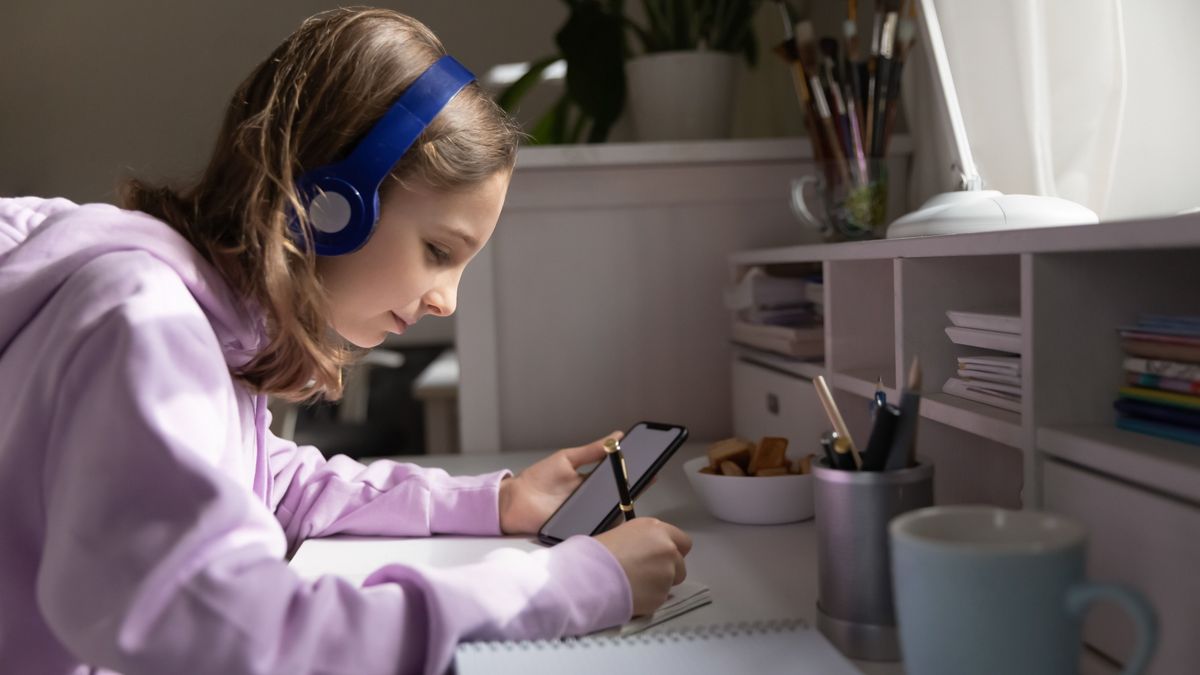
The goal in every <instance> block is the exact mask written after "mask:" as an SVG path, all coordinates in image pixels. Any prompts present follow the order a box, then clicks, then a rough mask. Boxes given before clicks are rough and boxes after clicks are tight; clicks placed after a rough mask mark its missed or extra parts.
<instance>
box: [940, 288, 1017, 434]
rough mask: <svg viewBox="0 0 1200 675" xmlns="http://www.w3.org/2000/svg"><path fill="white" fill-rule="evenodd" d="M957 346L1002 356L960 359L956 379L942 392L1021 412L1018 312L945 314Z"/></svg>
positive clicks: (952, 379) (950, 334)
mask: <svg viewBox="0 0 1200 675" xmlns="http://www.w3.org/2000/svg"><path fill="white" fill-rule="evenodd" d="M946 316H947V317H948V318H949V319H950V323H951V324H952V325H950V326H947V327H946V335H947V336H949V338H950V341H951V342H953V343H954V344H958V345H963V346H968V347H976V348H978V349H987V350H991V351H995V352H1000V353H999V354H997V355H996V356H960V357H958V364H957V368H956V372H955V375H956V376H955V377H951V378H949V379H947V380H946V383H945V384H944V385H942V391H943V392H945V393H947V394H950V395H952V396H958V397H961V398H965V399H969V400H971V401H975V402H977V403H984V404H986V405H990V406H995V407H997V408H1002V409H1004V410H1009V411H1012V412H1021V357H1020V353H1021V317H1020V315H1019V314H1017V313H1015V312H962V311H954V310H951V311H949V312H946Z"/></svg>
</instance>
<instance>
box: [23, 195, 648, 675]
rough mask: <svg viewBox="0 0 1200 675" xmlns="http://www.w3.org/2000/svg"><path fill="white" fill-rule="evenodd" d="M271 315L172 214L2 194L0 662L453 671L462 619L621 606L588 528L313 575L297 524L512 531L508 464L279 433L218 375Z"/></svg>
mask: <svg viewBox="0 0 1200 675" xmlns="http://www.w3.org/2000/svg"><path fill="white" fill-rule="evenodd" d="M260 325H261V323H260V322H259V321H258V320H256V319H255V318H254V317H251V316H248V315H247V314H245V313H244V309H243V305H242V304H241V303H239V302H238V301H237V299H236V298H235V297H234V296H233V295H232V292H231V290H230V289H229V287H228V286H227V285H226V284H225V283H224V282H223V280H222V279H221V278H220V277H219V276H218V274H217V273H216V271H215V269H213V268H212V267H211V266H210V265H208V264H207V263H206V262H204V260H203V259H202V258H200V257H199V255H198V254H197V253H196V251H195V250H194V249H193V248H192V247H191V246H190V245H189V244H188V243H187V242H186V241H185V240H184V239H183V238H182V237H181V236H179V235H178V234H177V233H175V232H174V231H173V230H172V229H171V228H169V227H168V226H167V225H165V224H164V223H162V222H160V221H158V220H155V219H154V218H151V217H150V216H147V215H145V214H142V213H138V212H130V211H122V210H119V209H117V208H115V207H112V206H108V205H99V204H90V205H84V206H77V205H75V204H73V203H71V202H69V201H66V200H63V199H55V200H42V199H34V198H22V199H0V514H3V518H0V672H4V673H22V674H23V673H83V672H94V671H93V669H98V670H100V671H102V672H104V671H118V672H121V673H125V674H126V675H136V674H138V673H155V674H162V673H189V674H193V675H201V674H203V673H220V674H222V675H231V674H236V673H354V674H356V675H368V674H371V673H397V672H402V673H417V672H425V673H441V672H443V671H445V670H446V668H447V666H448V664H449V663H450V661H451V658H452V654H453V649H454V645H455V644H456V643H457V642H459V641H461V640H477V639H495V638H541V637H553V636H559V635H564V634H578V633H583V632H587V631H590V630H594V629H598V628H603V627H607V626H611V625H615V624H618V623H620V622H622V621H625V620H627V619H628V618H629V615H630V614H631V612H632V600H631V596H630V590H629V585H628V581H627V580H626V578H625V575H624V573H623V572H622V570H621V567H620V565H619V564H618V563H617V561H616V560H615V559H614V558H613V557H612V556H611V555H610V554H609V553H608V551H607V550H606V549H605V548H604V547H603V546H602V545H601V544H599V543H598V542H596V540H594V539H592V538H590V537H576V538H572V539H570V540H568V541H566V542H564V543H563V544H561V545H559V546H556V547H554V548H553V549H548V550H544V551H538V552H535V553H524V552H518V551H515V550H507V551H501V552H499V553H497V554H494V555H492V556H490V557H489V558H487V559H486V560H484V561H483V562H480V563H477V564H474V565H468V566H463V567H458V568H452V569H434V568H422V567H418V566H408V565H398V564H394V565H388V566H385V567H382V568H380V569H379V570H377V571H376V572H375V573H374V574H373V575H372V576H371V577H370V578H369V579H368V580H367V581H366V582H365V584H364V585H363V587H356V586H354V585H353V584H351V583H348V582H346V581H344V580H341V579H339V578H336V577H326V578H322V579H319V580H316V581H306V580H302V579H300V578H299V577H297V576H296V574H295V573H293V572H292V571H291V570H290V569H289V568H288V566H287V564H286V562H285V560H284V556H285V553H286V551H287V550H289V549H290V548H294V547H295V546H297V545H298V544H299V542H300V541H302V540H303V539H305V538H306V537H316V536H323V535H330V534H335V533H339V532H343V533H354V534H380V535H391V536H424V535H429V534H431V533H438V532H444V533H461V534H491V535H495V534H499V516H498V512H497V493H498V489H499V488H498V486H499V482H500V479H501V478H502V477H504V475H506V474H505V472H498V473H494V474H488V475H484V476H475V477H452V476H449V475H447V474H446V473H445V472H444V471H441V470H438V469H423V468H419V467H416V466H413V465H411V464H400V463H396V462H390V461H377V462H374V463H372V464H370V465H367V466H364V465H362V464H359V463H357V462H355V461H353V460H350V459H348V458H346V457H335V458H333V459H331V460H329V461H326V460H325V459H324V458H323V457H322V456H321V454H320V453H319V452H318V451H317V450H316V449H315V448H313V447H309V446H303V447H297V446H296V445H295V444H293V443H290V442H287V441H284V440H281V439H279V438H276V437H275V436H273V435H272V434H271V432H270V431H269V429H268V426H269V423H270V417H269V414H268V412H267V407H266V399H265V397H264V396H258V395H254V394H253V393H251V392H250V391H248V390H247V389H245V388H244V387H243V386H241V385H240V384H239V383H238V382H236V381H235V380H233V379H232V378H231V376H230V374H229V368H230V367H236V366H238V365H241V364H244V363H246V362H247V360H248V359H249V358H250V357H251V356H252V355H253V354H254V353H255V350H256V349H257V348H258V347H259V346H260V345H261V344H262V335H261V331H260V330H259V326H260Z"/></svg>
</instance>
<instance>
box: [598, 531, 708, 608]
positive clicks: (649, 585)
mask: <svg viewBox="0 0 1200 675" xmlns="http://www.w3.org/2000/svg"><path fill="white" fill-rule="evenodd" d="M596 540H597V541H599V542H600V543H601V544H604V546H605V547H606V548H608V550H609V551H610V552H611V553H612V554H613V557H614V558H616V559H617V562H619V563H621V568H622V569H623V570H625V576H626V577H628V578H629V589H630V591H631V592H632V593H633V615H634V616H644V615H646V614H650V613H652V612H654V610H656V609H658V608H659V607H660V606H661V605H662V604H663V603H664V602H666V600H667V596H668V594H669V593H670V591H671V587H672V586H674V585H675V584H678V583H679V582H681V581H683V580H684V578H685V577H687V566H686V565H684V562H683V559H684V557H685V556H687V554H688V552H690V551H691V550H692V538H691V537H689V536H688V535H687V534H685V533H684V532H683V531H682V530H680V529H679V528H677V527H675V526H674V525H670V524H668V523H664V522H662V521H661V520H659V519H657V518H634V519H633V520H630V521H628V522H625V523H621V524H620V525H618V526H616V527H614V528H613V529H611V530H609V531H607V532H602V533H600V534H598V535H596Z"/></svg>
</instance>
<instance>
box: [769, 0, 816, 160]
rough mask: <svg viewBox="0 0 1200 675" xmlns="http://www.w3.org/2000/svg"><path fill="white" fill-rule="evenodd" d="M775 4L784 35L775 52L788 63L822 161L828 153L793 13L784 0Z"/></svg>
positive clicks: (814, 155) (805, 126)
mask: <svg viewBox="0 0 1200 675" xmlns="http://www.w3.org/2000/svg"><path fill="white" fill-rule="evenodd" d="M775 5H776V7H778V8H779V12H780V14H781V15H782V18H783V35H784V39H783V42H781V43H780V44H779V45H778V46H777V47H775V53H776V54H778V55H779V57H780V58H782V59H783V60H784V61H785V62H787V64H788V70H789V71H790V72H791V74H792V87H793V88H794V89H795V90H796V98H797V100H799V102H800V117H801V118H802V119H803V120H804V129H805V131H806V132H807V133H808V138H809V141H810V142H811V143H812V148H813V157H814V158H815V159H816V160H817V161H821V160H823V159H824V158H825V154H826V153H825V151H824V147H823V144H822V142H821V134H820V132H819V131H818V130H817V124H816V119H815V118H816V107H815V106H814V104H813V100H812V93H811V92H809V90H808V82H807V81H806V80H807V78H806V77H805V76H804V66H803V65H802V64H801V63H800V55H799V53H798V52H797V49H796V35H795V32H794V31H793V28H792V26H793V23H792V17H791V13H790V12H789V11H788V8H787V5H786V4H784V3H783V2H782V0H779V1H777V2H776V3H775Z"/></svg>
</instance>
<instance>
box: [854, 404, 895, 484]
mask: <svg viewBox="0 0 1200 675" xmlns="http://www.w3.org/2000/svg"><path fill="white" fill-rule="evenodd" d="M899 420H900V410H899V408H897V407H896V406H894V405H887V404H886V403H885V404H883V405H882V406H879V407H878V408H877V409H876V410H875V419H874V420H873V421H872V423H871V437H870V438H868V439H867V449H866V450H863V471H883V470H884V468H885V467H886V466H887V458H888V453H889V450H890V448H891V446H892V441H893V438H894V437H895V433H896V424H897V422H898V421H899Z"/></svg>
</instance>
